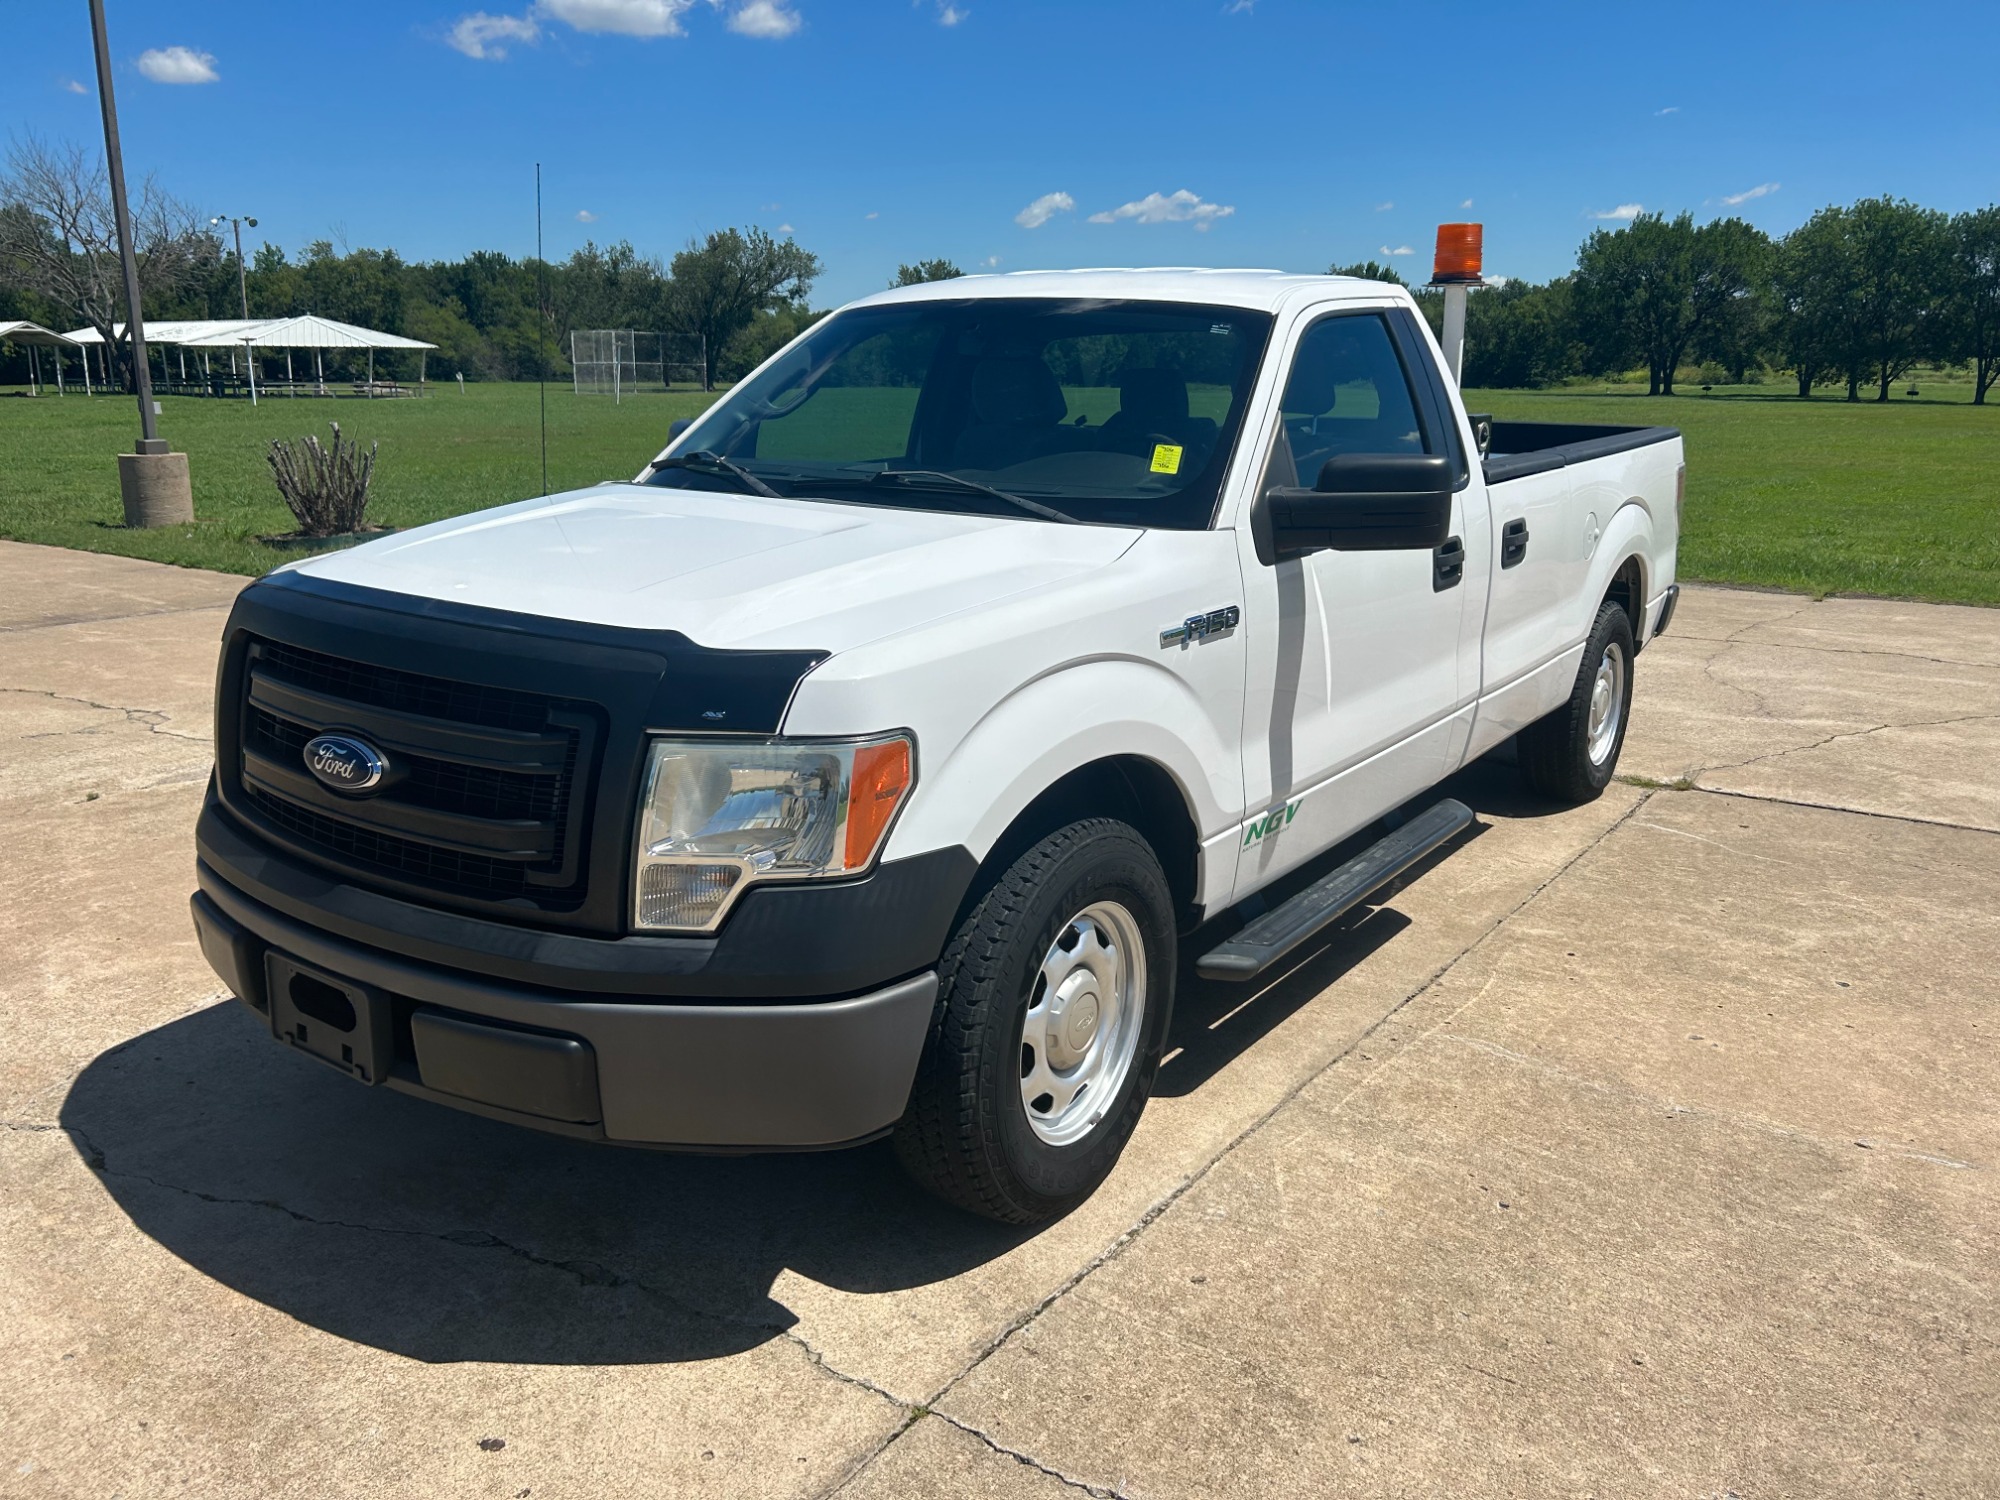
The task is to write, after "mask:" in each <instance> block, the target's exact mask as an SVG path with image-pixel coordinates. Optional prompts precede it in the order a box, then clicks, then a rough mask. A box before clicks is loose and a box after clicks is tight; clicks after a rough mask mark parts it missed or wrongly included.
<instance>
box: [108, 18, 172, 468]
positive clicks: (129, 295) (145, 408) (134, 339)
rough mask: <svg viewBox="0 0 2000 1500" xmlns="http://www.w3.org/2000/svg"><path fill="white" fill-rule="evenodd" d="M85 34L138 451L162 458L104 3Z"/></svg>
mask: <svg viewBox="0 0 2000 1500" xmlns="http://www.w3.org/2000/svg"><path fill="white" fill-rule="evenodd" d="M90 35H91V40H92V42H94V43H95V44H96V48H97V100H98V103H99V104H100V105H101V106H102V107H103V110H104V165H105V168H106V170H107V171H108V172H109V173H110V175H111V211H112V214H113V216H114V217H115V218H116V219H117V220H118V258H119V259H120V260H121V261H123V262H124V263H125V317H126V319H127V322H126V324H125V333H126V336H127V337H128V338H129V339H130V340H131V343H132V374H133V381H132V383H133V385H134V387H135V388H136V389H137V390H138V392H139V434H140V436H139V450H138V451H139V452H141V453H165V452H166V451H167V445H166V444H165V443H163V442H161V441H160V429H159V425H158V423H156V422H155V421H154V419H153V371H152V367H151V366H150V365H148V364H147V363H146V322H145V319H144V318H143V317H142V316H141V315H140V312H139V261H138V257H137V255H136V253H135V252H134V250H133V248H132V213H131V210H130V209H129V208H127V207H126V203H125V154H124V152H122V151H120V150H119V149H118V103H117V101H116V100H115V99H113V98H112V96H111V43H110V41H109V40H108V39H107V38H106V37H105V34H104V0H90Z"/></svg>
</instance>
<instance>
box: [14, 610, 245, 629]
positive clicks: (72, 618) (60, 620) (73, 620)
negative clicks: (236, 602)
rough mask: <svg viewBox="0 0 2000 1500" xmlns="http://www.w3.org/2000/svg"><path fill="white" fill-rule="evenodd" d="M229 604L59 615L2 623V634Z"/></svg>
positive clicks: (202, 612) (193, 612) (152, 616)
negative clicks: (43, 618)
mask: <svg viewBox="0 0 2000 1500" xmlns="http://www.w3.org/2000/svg"><path fill="white" fill-rule="evenodd" d="M229 607H230V606H229V605H227V604H190V605H187V606H185V607H184V608H175V609H142V610H139V611H137V612H136V613H133V614H129V615H58V616H56V618H54V619H52V620H32V621H29V622H28V623H26V624H22V625H0V635H15V634H19V633H22V632H25V631H29V630H59V629H61V628H62V627H63V626H66V625H112V624H116V623H117V622H118V621H120V620H152V619H157V618H159V617H160V616H161V615H205V614H213V613H218V612H220V611H222V610H226V609H228V608H229Z"/></svg>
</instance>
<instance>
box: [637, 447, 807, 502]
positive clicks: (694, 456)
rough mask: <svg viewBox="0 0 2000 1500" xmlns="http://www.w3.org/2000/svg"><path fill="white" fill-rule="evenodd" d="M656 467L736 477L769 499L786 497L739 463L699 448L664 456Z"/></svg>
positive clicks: (741, 483)
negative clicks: (668, 456)
mask: <svg viewBox="0 0 2000 1500" xmlns="http://www.w3.org/2000/svg"><path fill="white" fill-rule="evenodd" d="M653 467H654V468H656V469H686V470H687V471H688V472H689V473H690V474H714V475H720V476H722V477H725V478H729V479H734V480H735V481H736V482H737V483H738V484H740V485H742V486H743V487H744V488H745V489H747V490H749V491H750V492H751V493H752V494H756V495H763V496H765V497H766V498H767V499H771V500H782V499H784V498H785V497H784V496H783V495H781V494H779V493H778V492H777V491H776V490H774V489H772V488H771V487H770V486H769V485H768V484H766V483H764V481H763V480H761V479H759V478H758V477H757V476H756V475H755V474H752V473H751V472H750V471H749V470H748V469H746V468H744V467H743V465H741V464H739V463H735V462H732V461H731V460H729V459H726V458H724V457H723V456H722V455H721V454H719V453H710V452H708V451H707V450H705V449H698V450H696V451H695V452H693V453H676V454H675V455H674V456H673V457H672V458H663V459H661V460H660V461H659V462H658V463H656V464H654V465H653Z"/></svg>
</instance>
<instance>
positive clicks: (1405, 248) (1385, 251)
mask: <svg viewBox="0 0 2000 1500" xmlns="http://www.w3.org/2000/svg"><path fill="white" fill-rule="evenodd" d="M1375 253H1376V254H1378V255H1415V254H1416V253H1417V247H1416V246H1415V245H1398V246H1396V247H1395V248H1394V249H1393V250H1392V249H1390V248H1389V247H1388V246H1387V245H1384V246H1383V247H1382V248H1381V249H1380V250H1378V251H1376V252H1375Z"/></svg>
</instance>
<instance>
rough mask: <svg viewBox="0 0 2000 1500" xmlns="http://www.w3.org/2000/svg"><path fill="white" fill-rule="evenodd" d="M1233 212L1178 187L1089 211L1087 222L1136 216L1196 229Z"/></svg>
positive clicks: (1109, 221)
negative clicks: (1171, 191) (1094, 212)
mask: <svg viewBox="0 0 2000 1500" xmlns="http://www.w3.org/2000/svg"><path fill="white" fill-rule="evenodd" d="M1031 206H1032V205H1031ZM1235 212H1236V208H1235V206H1234V205H1233V204H1227V203H1205V202H1203V201H1202V200H1201V199H1200V198H1198V197H1196V196H1195V195H1194V194H1193V193H1190V192H1189V191H1188V190H1187V189H1186V188H1182V189H1180V191H1178V192H1176V193H1171V194H1161V193H1148V194H1146V196H1145V197H1143V198H1137V199H1134V200H1133V201H1132V202H1130V203H1125V204H1120V205H1119V206H1118V207H1117V208H1107V209H1106V210H1104V212H1103V213H1096V214H1092V215H1091V216H1090V222H1091V223H1093V224H1115V223H1116V222H1117V221H1118V220H1120V219H1136V220H1138V221H1139V222H1140V223H1141V224H1192V225H1194V227H1195V228H1196V229H1207V228H1208V227H1209V226H1210V225H1211V224H1213V223H1214V222H1215V221H1216V220H1217V219H1226V218H1228V217H1229V216H1230V215H1231V214H1233V213H1235Z"/></svg>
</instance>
